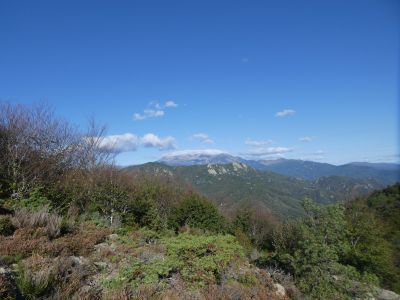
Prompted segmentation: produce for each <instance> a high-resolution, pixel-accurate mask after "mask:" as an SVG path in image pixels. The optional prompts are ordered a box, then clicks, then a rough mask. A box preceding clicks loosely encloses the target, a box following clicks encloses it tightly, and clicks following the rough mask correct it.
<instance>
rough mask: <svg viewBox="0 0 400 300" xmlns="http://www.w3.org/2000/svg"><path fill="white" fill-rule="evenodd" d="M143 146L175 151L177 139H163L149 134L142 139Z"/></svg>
mask: <svg viewBox="0 0 400 300" xmlns="http://www.w3.org/2000/svg"><path fill="white" fill-rule="evenodd" d="M140 143H141V145H143V146H144V147H147V148H158V149H160V150H168V149H175V148H176V146H175V138H173V137H172V136H167V137H165V138H163V139H161V138H159V137H158V136H156V135H155V134H152V133H148V134H145V135H144V136H143V137H142V138H141V139H140Z"/></svg>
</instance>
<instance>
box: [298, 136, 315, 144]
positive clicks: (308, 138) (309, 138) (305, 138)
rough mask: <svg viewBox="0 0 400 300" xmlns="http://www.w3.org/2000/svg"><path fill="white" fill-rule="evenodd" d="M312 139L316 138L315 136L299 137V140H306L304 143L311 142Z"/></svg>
mask: <svg viewBox="0 0 400 300" xmlns="http://www.w3.org/2000/svg"><path fill="white" fill-rule="evenodd" d="M312 140H314V138H313V137H311V136H303V137H301V138H299V141H300V142H304V143H309V142H311V141H312Z"/></svg>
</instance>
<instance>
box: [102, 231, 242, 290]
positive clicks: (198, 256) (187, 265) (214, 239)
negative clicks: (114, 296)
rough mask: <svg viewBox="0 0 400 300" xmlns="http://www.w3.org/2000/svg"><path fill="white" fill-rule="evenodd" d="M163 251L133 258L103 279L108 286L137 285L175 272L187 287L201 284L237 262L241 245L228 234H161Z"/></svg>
mask: <svg viewBox="0 0 400 300" xmlns="http://www.w3.org/2000/svg"><path fill="white" fill-rule="evenodd" d="M159 243H161V244H162V245H165V254H164V253H162V252H163V251H164V248H163V249H162V250H163V251H162V252H161V253H160V254H159V255H155V256H153V257H152V259H150V260H148V259H146V260H141V259H139V258H140V256H139V258H135V259H133V260H132V261H131V262H130V263H129V264H128V265H127V266H126V267H125V268H123V269H122V270H121V272H120V274H119V276H117V277H115V278H113V279H111V280H106V281H105V282H104V284H105V285H106V286H108V287H112V288H117V287H122V286H125V285H126V284H129V285H130V286H133V287H138V286H140V285H142V284H161V285H163V284H166V283H167V281H168V278H170V277H171V276H172V275H173V274H174V273H179V274H180V276H181V278H182V279H183V281H184V282H185V284H187V285H188V286H191V287H204V286H206V285H208V284H216V283H218V282H219V278H220V277H221V274H222V273H223V271H224V270H225V268H227V267H228V265H229V264H234V263H238V262H239V261H240V260H241V259H242V258H243V257H244V254H243V249H242V247H241V246H240V245H239V244H238V243H237V241H236V239H235V238H234V237H233V236H230V235H211V236H204V235H203V236H195V235H191V234H186V233H185V234H179V235H178V236H174V237H162V238H161V239H160V241H159Z"/></svg>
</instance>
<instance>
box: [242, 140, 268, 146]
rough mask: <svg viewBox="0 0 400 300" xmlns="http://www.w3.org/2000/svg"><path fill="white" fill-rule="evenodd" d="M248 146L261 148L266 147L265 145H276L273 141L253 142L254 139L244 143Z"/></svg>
mask: <svg viewBox="0 0 400 300" xmlns="http://www.w3.org/2000/svg"><path fill="white" fill-rule="evenodd" d="M244 143H245V144H246V145H249V146H255V147H260V146H265V145H271V144H273V143H274V141H273V140H258V141H257V140H252V139H247V140H245V142H244Z"/></svg>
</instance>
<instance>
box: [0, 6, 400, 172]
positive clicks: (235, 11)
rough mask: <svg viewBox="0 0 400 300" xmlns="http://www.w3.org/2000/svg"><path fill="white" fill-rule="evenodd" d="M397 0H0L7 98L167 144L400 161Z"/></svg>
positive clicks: (121, 145) (2, 91) (112, 133)
mask: <svg viewBox="0 0 400 300" xmlns="http://www.w3.org/2000/svg"><path fill="white" fill-rule="evenodd" d="M399 53H400V1H397V0H393V1H390V0H379V1H378V0H376V1H371V0H352V1H349V0H345V1H344V0H335V1H333V0H332V1H320V0H312V1H311V0H310V1H308V0H304V1H295V0H292V1H287V0H283V1H232V0H230V1H151V0H150V1H98V0H97V1H39V0H38V1H18V0H16V1H1V2H0V100H3V101H9V102H12V103H28V104H29V103H35V102H39V101H43V100H45V101H47V102H48V103H50V104H51V105H52V106H53V107H54V108H55V110H56V112H57V114H58V115H60V116H63V117H65V118H66V119H68V120H70V121H71V122H73V123H76V124H78V125H81V126H84V125H85V123H86V121H87V119H88V118H89V117H90V116H92V115H93V116H95V118H96V119H97V120H98V121H99V122H101V123H105V124H107V125H108V134H109V136H108V137H107V138H106V140H105V141H104V143H105V144H112V145H114V146H115V147H116V148H118V150H119V151H120V154H119V155H118V159H117V161H118V163H119V164H122V165H128V164H136V163H142V162H146V161H153V160H156V159H158V158H160V157H161V156H163V155H165V154H166V153H169V152H171V151H178V150H179V151H181V150H187V149H220V150H223V151H226V152H229V153H231V154H233V155H241V156H245V157H247V158H254V159H260V158H265V159H269V158H276V157H286V158H299V159H308V160H318V161H323V162H330V163H335V164H339V163H346V162H350V161H372V162H383V161H385V162H399V160H400V159H399V145H398V144H399V137H398V136H399V132H398V131H399V82H400V81H399V66H400V61H399Z"/></svg>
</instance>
